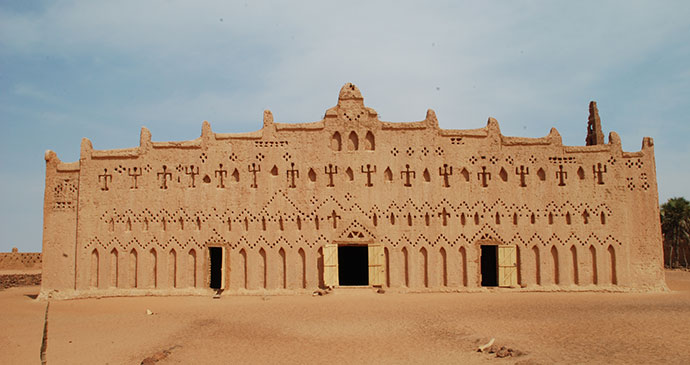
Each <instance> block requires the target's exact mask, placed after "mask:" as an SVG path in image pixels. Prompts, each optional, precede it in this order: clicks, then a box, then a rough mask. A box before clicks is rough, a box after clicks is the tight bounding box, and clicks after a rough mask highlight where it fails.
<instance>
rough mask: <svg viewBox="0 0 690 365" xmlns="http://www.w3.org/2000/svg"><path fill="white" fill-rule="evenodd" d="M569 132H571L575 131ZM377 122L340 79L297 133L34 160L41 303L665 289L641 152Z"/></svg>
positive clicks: (269, 126) (280, 126)
mask: <svg viewBox="0 0 690 365" xmlns="http://www.w3.org/2000/svg"><path fill="white" fill-rule="evenodd" d="M583 129H584V128H583ZM587 130H588V133H587V139H586V142H587V143H586V144H587V145H585V146H564V145H563V144H562V141H561V137H560V135H559V134H558V132H557V131H556V129H552V130H551V131H550V133H549V134H548V135H547V136H546V137H542V138H521V137H507V136H503V135H502V134H501V132H500V129H499V125H498V123H497V122H496V120H494V119H492V118H490V119H489V121H488V123H487V125H486V127H484V128H479V129H472V130H448V129H440V128H439V125H438V121H437V119H436V116H435V114H434V112H433V111H432V110H429V111H428V112H427V116H426V119H424V120H422V121H419V122H408V123H391V122H383V121H380V120H379V119H378V116H377V112H376V111H375V110H373V109H371V108H368V107H366V106H365V105H364V102H363V98H362V96H361V94H360V92H359V90H358V89H357V88H356V87H355V86H354V85H352V84H346V85H345V86H343V88H342V89H341V91H340V95H339V98H338V104H337V106H335V107H333V108H330V109H328V110H327V111H326V113H325V115H324V118H323V120H321V121H317V122H312V123H295V124H285V123H274V121H273V116H272V114H271V112H270V111H265V112H264V117H263V128H261V130H259V131H256V132H251V133H232V134H224V133H216V132H213V131H212V130H211V126H210V124H209V123H208V122H204V123H203V125H202V130H201V137H199V138H197V139H195V140H191V141H183V142H153V141H152V140H151V133H150V132H149V131H148V130H147V129H146V128H142V130H141V138H140V145H139V146H138V147H135V148H129V149H121V150H94V149H93V147H92V144H91V142H90V141H89V140H88V139H86V138H85V139H83V140H82V145H81V156H80V159H79V161H77V162H72V163H63V162H61V161H60V160H59V159H58V157H57V155H56V154H55V153H54V152H52V151H47V152H46V154H45V160H46V189H45V202H44V227H43V282H42V294H41V295H42V296H43V297H56V298H60V297H63V298H64V297H74V296H88V295H169V294H209V293H213V292H214V291H216V290H218V289H222V290H223V292H224V293H230V294H240V293H265V292H275V293H281V292H301V291H304V292H311V291H313V290H314V289H316V288H319V287H321V288H323V287H339V286H347V285H356V286H382V287H386V288H391V289H393V290H400V291H426V290H430V291H432V290H433V291H472V290H481V289H480V288H482V287H493V286H499V287H506V288H512V289H509V290H622V291H625V290H663V289H664V288H665V283H664V274H663V263H662V244H661V233H660V226H659V205H658V193H657V182H656V174H655V161H654V144H653V140H652V139H651V138H648V137H645V138H644V139H643V141H642V149H641V150H640V151H638V152H623V151H622V149H621V142H620V138H619V137H618V135H617V134H616V133H615V132H612V133H611V134H610V135H609V141H608V143H604V137H603V134H602V133H601V124H600V121H599V117H598V113H597V110H596V104H594V103H593V104H592V105H591V106H590V120H589V125H588V128H587Z"/></svg>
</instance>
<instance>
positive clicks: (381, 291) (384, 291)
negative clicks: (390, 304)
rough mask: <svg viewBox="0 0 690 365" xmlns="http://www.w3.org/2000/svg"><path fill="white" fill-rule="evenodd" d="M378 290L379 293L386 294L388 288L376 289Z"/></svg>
mask: <svg viewBox="0 0 690 365" xmlns="http://www.w3.org/2000/svg"><path fill="white" fill-rule="evenodd" d="M376 292H377V293H379V294H386V289H384V288H378V290H376Z"/></svg>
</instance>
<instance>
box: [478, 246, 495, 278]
mask: <svg viewBox="0 0 690 365" xmlns="http://www.w3.org/2000/svg"><path fill="white" fill-rule="evenodd" d="M497 247H498V246H496V245H482V246H481V250H482V251H481V270H482V286H498V251H497Z"/></svg>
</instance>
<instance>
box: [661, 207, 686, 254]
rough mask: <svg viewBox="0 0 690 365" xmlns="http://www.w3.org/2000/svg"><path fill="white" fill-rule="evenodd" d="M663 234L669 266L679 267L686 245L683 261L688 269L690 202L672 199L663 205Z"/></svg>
mask: <svg viewBox="0 0 690 365" xmlns="http://www.w3.org/2000/svg"><path fill="white" fill-rule="evenodd" d="M661 232H662V233H663V235H664V245H666V246H667V247H668V248H669V257H668V264H669V265H670V266H671V267H677V266H679V264H680V262H679V261H680V251H681V246H682V245H683V244H685V246H686V247H685V250H683V259H684V264H685V265H684V266H685V267H688V258H687V256H686V252H687V250H688V245H689V244H690V202H688V201H687V200H685V198H671V199H669V200H668V201H667V202H666V203H664V204H662V205H661ZM674 251H675V256H674ZM674 259H675V260H674Z"/></svg>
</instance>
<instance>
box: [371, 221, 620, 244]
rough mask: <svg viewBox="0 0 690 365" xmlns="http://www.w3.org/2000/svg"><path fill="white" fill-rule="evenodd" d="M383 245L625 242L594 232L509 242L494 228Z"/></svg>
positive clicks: (416, 237) (402, 238) (389, 239)
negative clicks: (482, 242) (484, 241)
mask: <svg viewBox="0 0 690 365" xmlns="http://www.w3.org/2000/svg"><path fill="white" fill-rule="evenodd" d="M380 240H381V242H382V243H384V244H385V245H388V246H391V247H403V246H405V245H409V246H412V247H437V246H439V247H442V246H446V247H460V246H471V245H473V244H475V243H476V242H477V241H480V240H487V241H495V242H499V243H502V244H511V245H517V246H523V247H533V246H542V247H547V246H564V247H570V246H572V245H580V246H589V245H599V246H608V245H614V244H616V245H618V246H621V245H622V242H621V241H620V240H618V239H616V238H614V237H613V236H612V235H605V236H604V235H596V234H594V233H590V234H589V235H587V236H585V237H581V236H578V235H576V234H575V233H570V234H569V235H567V236H558V235H557V234H556V233H553V234H551V235H550V236H546V237H544V236H541V235H539V234H537V233H534V234H532V235H531V236H529V237H528V238H527V239H524V238H523V237H522V236H521V235H520V234H519V233H516V234H515V235H513V236H512V237H511V238H510V239H505V238H504V237H502V236H501V235H500V234H498V233H496V231H495V230H493V229H492V228H491V227H488V226H484V227H482V229H480V230H478V231H477V232H475V233H474V234H473V235H471V236H466V235H465V234H462V233H460V234H458V235H455V236H451V237H447V236H446V235H445V234H438V235H436V236H431V237H427V236H426V235H424V234H423V233H420V234H416V235H409V236H408V235H406V234H402V235H400V236H397V237H391V236H384V237H381V238H380Z"/></svg>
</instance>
